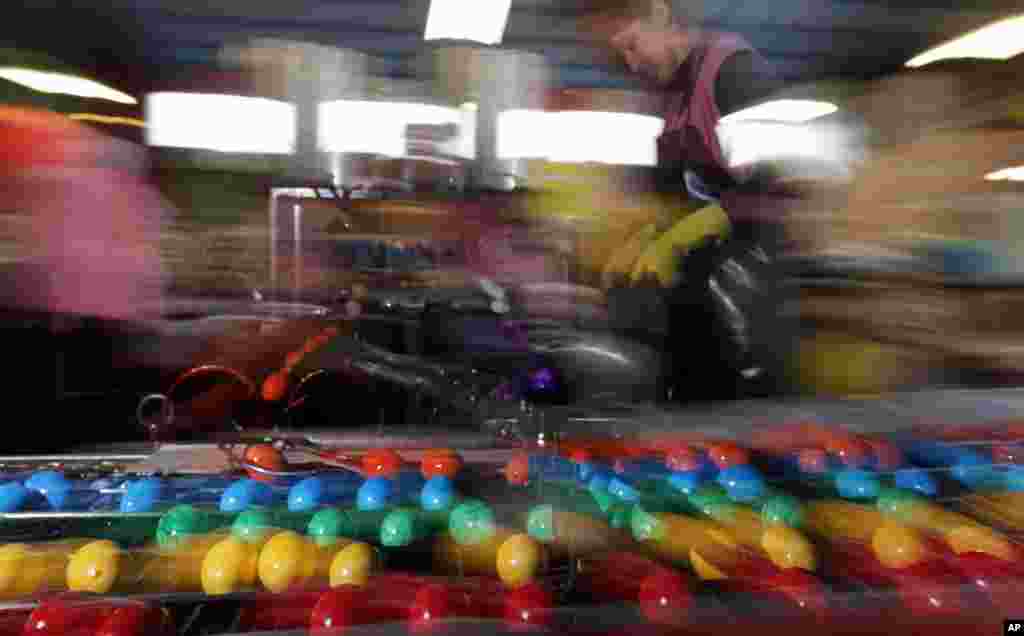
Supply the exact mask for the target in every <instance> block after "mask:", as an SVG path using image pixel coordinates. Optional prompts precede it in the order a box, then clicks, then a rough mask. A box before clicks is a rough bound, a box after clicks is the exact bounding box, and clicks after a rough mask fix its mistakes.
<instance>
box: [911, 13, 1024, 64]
mask: <svg viewBox="0 0 1024 636" xmlns="http://www.w3.org/2000/svg"><path fill="white" fill-rule="evenodd" d="M1021 52H1024V16H1016V17H1013V18H1007V19H1005V20H1000V21H998V22H993V23H992V24H989V25H986V26H983V27H981V28H980V29H977V30H975V31H971V32H970V33H968V34H967V35H962V36H960V37H958V38H956V39H955V40H950V41H949V42H946V43H945V44H940V45H939V46H937V47H935V48H933V49H929V50H927V51H925V52H924V53H922V54H920V55H918V56H917V57H914V58H912V59H911V60H910V61H909V62H907V66H909V67H911V68H917V67H920V66H924V65H925V64H931V63H932V62H937V61H939V60H954V59H982V60H1008V59H1010V58H1011V57H1014V56H1016V55H1018V54H1019V53H1021Z"/></svg>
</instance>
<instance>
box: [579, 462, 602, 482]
mask: <svg viewBox="0 0 1024 636" xmlns="http://www.w3.org/2000/svg"><path fill="white" fill-rule="evenodd" d="M596 472H597V466H595V465H594V464H592V463H591V462H577V463H576V479H577V480H578V481H579V482H580V483H581V484H585V483H587V482H589V481H590V478H591V477H593V476H594V474H595V473H596Z"/></svg>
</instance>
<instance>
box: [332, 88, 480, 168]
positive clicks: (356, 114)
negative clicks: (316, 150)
mask: <svg viewBox="0 0 1024 636" xmlns="http://www.w3.org/2000/svg"><path fill="white" fill-rule="evenodd" d="M319 108H320V110H319V115H318V122H319V130H318V132H317V137H318V143H319V145H320V149H321V150H323V151H325V152H340V153H366V154H375V155H384V156H388V157H404V156H408V155H409V143H408V142H409V139H408V134H407V133H408V127H409V126H415V125H424V126H444V125H446V124H454V125H455V128H456V130H457V132H456V134H455V136H454V138H452V139H449V140H446V141H441V142H438V143H437V144H436V146H437V148H438V149H439V150H440V151H442V152H444V153H445V154H450V155H453V156H458V157H462V158H466V159H472V158H473V157H474V156H475V153H476V142H475V128H476V127H475V123H476V122H475V118H476V113H475V112H473V111H470V110H460V109H458V108H452V107H449V106H439V105H437V104H421V103H415V102H385V101H360V100H338V101H333V102H325V103H322V104H320V107H319Z"/></svg>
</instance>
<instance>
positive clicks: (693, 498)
mask: <svg viewBox="0 0 1024 636" xmlns="http://www.w3.org/2000/svg"><path fill="white" fill-rule="evenodd" d="M689 500H690V503H691V504H693V506H694V507H695V508H697V510H700V511H701V512H702V513H703V514H706V515H709V514H711V509H712V508H713V507H715V506H717V505H720V504H728V503H730V502H731V501H732V500H731V499H730V498H729V495H728V494H727V493H726V491H725V490H724V489H723V488H722V487H720V486H714V485H709V486H703V487H701V488H698V489H697V491H696V492H694V493H693V494H692V495H690V497H689Z"/></svg>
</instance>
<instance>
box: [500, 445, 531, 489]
mask: <svg viewBox="0 0 1024 636" xmlns="http://www.w3.org/2000/svg"><path fill="white" fill-rule="evenodd" d="M505 479H506V480H508V483H510V484H512V485H513V486H525V485H526V484H528V483H529V482H530V456H529V455H527V454H526V453H520V454H518V455H516V456H514V457H513V458H512V459H510V460H508V463H507V464H505Z"/></svg>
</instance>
